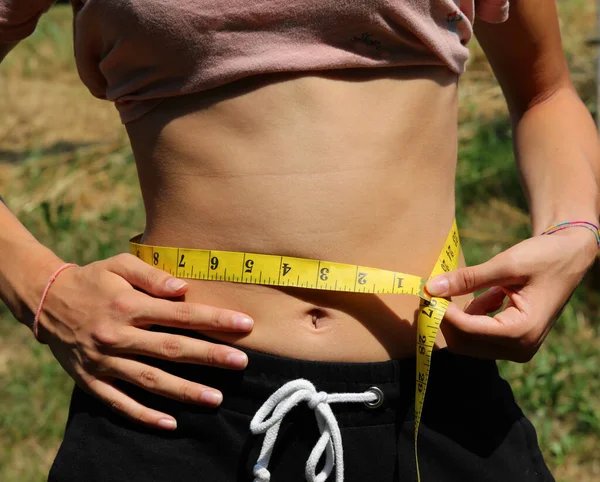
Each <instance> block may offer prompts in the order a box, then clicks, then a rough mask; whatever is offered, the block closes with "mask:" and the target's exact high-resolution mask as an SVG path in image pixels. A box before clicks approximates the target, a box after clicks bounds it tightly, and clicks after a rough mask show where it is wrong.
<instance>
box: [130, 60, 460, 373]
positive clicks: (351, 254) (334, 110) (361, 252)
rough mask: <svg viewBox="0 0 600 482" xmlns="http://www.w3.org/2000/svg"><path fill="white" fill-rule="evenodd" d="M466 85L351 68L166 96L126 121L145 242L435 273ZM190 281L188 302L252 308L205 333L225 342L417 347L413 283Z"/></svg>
mask: <svg viewBox="0 0 600 482" xmlns="http://www.w3.org/2000/svg"><path fill="white" fill-rule="evenodd" d="M457 84H458V79H457V76H456V74H453V73H451V72H450V71H449V70H448V69H446V68H443V67H419V68H414V67H410V68H409V67H398V68H385V69H342V70H328V71H319V72H296V73H281V74H280V73H278V74H264V75H259V76H253V77H250V78H246V79H241V80H240V81H237V82H234V83H231V84H228V85H225V86H223V87H219V88H217V89H212V90H210V91H207V92H201V93H198V94H193V95H188V96H181V97H174V98H171V99H166V100H164V101H163V102H162V103H161V104H159V106H158V107H156V108H155V109H154V110H153V111H151V112H150V113H148V114H146V115H145V116H143V117H142V118H140V119H138V120H136V121H134V122H131V123H129V124H128V125H127V129H128V133H129V136H130V139H131V143H132V147H133V151H134V154H135V158H136V162H137V166H138V171H139V175H140V182H141V187H142V193H143V197H144V203H145V207H146V212H147V224H146V229H145V232H144V236H143V242H144V243H147V244H154V245H163V246H173V247H187V248H200V249H214V250H228V251H243V252H250V253H266V254H275V255H285V256H296V257H304V258H313V259H321V260H328V261H336V262H341V263H350V264H358V265H362V266H369V267H374V268H383V269H389V270H393V271H400V272H404V273H411V274H415V275H419V276H423V277H426V276H429V274H430V272H431V270H432V268H433V266H434V264H435V261H436V260H437V257H438V255H439V253H440V250H441V246H442V244H443V242H444V240H445V238H446V236H447V234H448V231H449V230H450V228H451V225H452V221H453V218H454V178H455V170H456V161H457V103H458V102H457V99H458V90H457ZM460 263H461V266H464V259H463V258H462V256H461V260H460ZM187 281H188V282H189V291H188V293H187V294H186V296H185V300H186V301H190V302H195V303H202V304H207V305H213V306H217V307H221V308H227V309H231V310H238V311H240V312H243V313H247V314H248V315H250V316H251V317H252V318H253V319H254V321H255V324H254V329H253V330H252V331H251V332H250V333H248V334H243V335H240V334H239V333H235V334H234V333H226V332H220V331H206V332H204V333H205V334H206V335H208V336H210V337H212V338H215V339H218V340H222V341H225V342H229V343H233V344H235V345H237V346H241V347H246V348H250V349H254V350H259V351H263V352H267V353H273V354H276V355H280V356H288V357H293V358H301V359H311V360H319V361H347V362H365V361H383V360H389V359H391V358H403V357H407V356H412V355H414V353H415V338H416V334H415V320H416V311H417V309H418V306H419V298H417V297H416V296H410V295H375V294H357V293H341V292H331V291H318V290H310V289H302V288H277V287H271V286H263V285H245V284H238V283H228V282H219V281H201V280H187ZM469 299H470V297H469V296H465V297H461V298H455V299H454V300H453V301H454V302H456V303H457V304H459V306H464V304H465V303H466V302H467V301H468V300H469ZM437 346H438V347H443V346H445V341H444V338H443V336H442V335H441V334H440V335H439V336H438V340H437Z"/></svg>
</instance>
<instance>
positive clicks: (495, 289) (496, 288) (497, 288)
mask: <svg viewBox="0 0 600 482" xmlns="http://www.w3.org/2000/svg"><path fill="white" fill-rule="evenodd" d="M488 291H489V293H490V294H496V293H500V292H501V291H502V287H501V286H492V287H491V288H490V289H489V290H488Z"/></svg>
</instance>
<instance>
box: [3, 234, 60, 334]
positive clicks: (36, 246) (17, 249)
mask: <svg viewBox="0 0 600 482" xmlns="http://www.w3.org/2000/svg"><path fill="white" fill-rule="evenodd" d="M2 248H3V250H5V249H6V251H5V252H7V253H10V254H9V255H8V256H7V257H6V258H5V260H4V261H3V263H2V265H1V269H0V279H1V284H2V290H1V292H2V295H3V296H2V298H3V299H4V301H5V303H6V304H7V306H8V308H9V309H10V310H11V312H12V313H13V315H14V316H15V318H16V319H17V320H18V321H20V322H21V323H23V324H25V325H26V326H28V327H29V328H31V327H32V326H33V319H34V316H35V311H36V309H37V306H38V304H39V301H40V298H41V296H42V293H43V292H44V289H45V287H46V284H47V283H48V279H49V278H50V276H51V275H52V273H53V272H54V271H55V270H56V269H57V268H58V267H59V266H60V265H61V264H63V263H64V261H63V260H62V259H60V258H59V257H58V256H56V255H55V254H54V253H53V252H52V251H51V250H50V249H48V248H46V247H45V246H43V245H41V244H40V243H38V242H37V241H25V242H24V241H22V240H21V242H15V243H14V245H11V246H10V247H7V246H2Z"/></svg>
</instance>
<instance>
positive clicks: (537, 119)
mask: <svg viewBox="0 0 600 482" xmlns="http://www.w3.org/2000/svg"><path fill="white" fill-rule="evenodd" d="M513 134H514V147H515V156H516V160H517V166H518V169H519V174H520V177H521V182H522V185H523V188H524V191H525V194H526V196H527V200H528V203H529V209H530V213H531V221H532V230H533V234H534V235H536V234H540V233H541V232H542V231H544V230H545V229H546V228H547V227H549V226H550V225H552V224H555V223H558V222H562V221H574V220H586V221H590V222H595V223H597V222H598V217H599V215H600V192H599V189H598V186H599V185H600V143H599V140H598V135H597V133H596V129H595V125H594V122H593V120H592V117H591V115H590V114H589V112H588V111H587V109H586V107H585V105H584V104H583V102H581V100H580V99H579V97H578V96H577V93H576V92H575V91H574V90H572V89H571V88H569V87H564V88H562V89H560V90H559V91H557V93H556V94H554V95H553V96H552V97H550V98H548V99H547V100H545V101H542V102H540V103H538V104H536V105H534V106H533V107H531V108H529V109H528V110H526V111H525V112H524V113H523V114H522V115H519V116H513Z"/></svg>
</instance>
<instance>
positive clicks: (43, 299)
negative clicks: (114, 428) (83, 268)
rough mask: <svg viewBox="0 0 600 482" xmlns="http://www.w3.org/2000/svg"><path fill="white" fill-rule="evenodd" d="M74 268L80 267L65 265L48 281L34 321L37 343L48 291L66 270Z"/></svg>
mask: <svg viewBox="0 0 600 482" xmlns="http://www.w3.org/2000/svg"><path fill="white" fill-rule="evenodd" d="M73 266H78V265H76V264H74V263H65V264H63V265H62V266H61V267H60V268H58V269H57V270H56V271H55V272H54V273H53V274H52V276H50V279H49V280H48V284H46V288H45V289H44V292H43V293H42V298H41V300H40V304H39V306H38V309H37V311H36V313H35V318H34V319H33V326H32V327H31V331H33V335H34V336H35V339H36V340H37V341H39V342H40V343H41V341H40V339H39V338H38V324H39V323H38V322H39V320H40V315H41V314H42V306H44V301H45V300H46V296H47V295H48V291H49V290H50V286H52V283H54V280H55V279H56V277H57V276H58V275H59V274H60V273H61V272H62V271H63V270H65V269H67V268H71V267H73Z"/></svg>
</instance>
